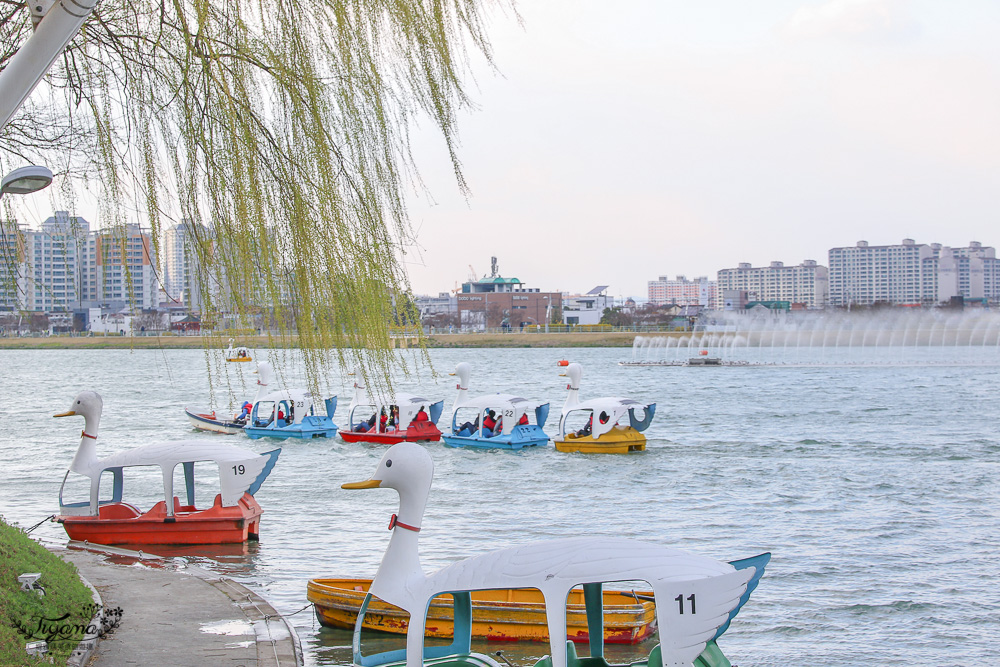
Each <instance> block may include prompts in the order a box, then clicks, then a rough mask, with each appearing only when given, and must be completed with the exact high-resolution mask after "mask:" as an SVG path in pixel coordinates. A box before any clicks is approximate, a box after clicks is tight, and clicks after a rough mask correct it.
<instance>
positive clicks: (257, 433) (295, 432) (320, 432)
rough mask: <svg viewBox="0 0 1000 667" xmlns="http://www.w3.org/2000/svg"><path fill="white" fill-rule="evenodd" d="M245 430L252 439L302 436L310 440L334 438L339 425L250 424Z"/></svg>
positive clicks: (285, 438) (286, 438)
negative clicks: (275, 425) (262, 426)
mask: <svg viewBox="0 0 1000 667" xmlns="http://www.w3.org/2000/svg"><path fill="white" fill-rule="evenodd" d="M243 431H244V432H245V433H246V434H247V436H248V437H249V438H250V439H251V440H258V439H260V438H277V439H279V440H288V439H289V438H300V439H303V440H309V439H311V438H333V437H335V436H336V435H337V427H336V426H334V427H333V428H322V429H314V428H294V427H288V426H286V427H285V428H273V429H269V428H257V427H252V426H248V427H247V428H244V429H243Z"/></svg>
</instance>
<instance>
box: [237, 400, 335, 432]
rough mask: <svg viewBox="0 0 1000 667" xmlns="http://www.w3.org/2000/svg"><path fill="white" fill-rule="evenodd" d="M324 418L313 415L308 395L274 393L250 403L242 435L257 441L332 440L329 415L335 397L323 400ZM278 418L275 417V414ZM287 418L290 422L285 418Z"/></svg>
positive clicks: (333, 427) (331, 426)
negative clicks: (275, 439)
mask: <svg viewBox="0 0 1000 667" xmlns="http://www.w3.org/2000/svg"><path fill="white" fill-rule="evenodd" d="M323 402H324V404H325V405H326V415H325V416H323V415H317V414H316V409H315V407H314V406H313V400H312V394H311V393H310V392H308V391H303V390H291V391H275V392H271V393H270V394H267V395H266V396H264V397H263V398H261V399H259V400H258V401H257V402H256V403H254V404H253V408H252V409H251V410H250V417H249V418H248V419H247V425H246V426H244V427H243V432H244V433H246V434H247V437H249V438H250V439H252V440H257V439H258V438H264V437H267V438H279V439H281V440H285V439H288V438H304V439H309V438H332V437H334V436H336V435H337V425H336V424H334V423H333V415H334V413H335V412H336V411H337V397H336V396H331V397H330V398H327V399H324V401H323ZM279 411H280V412H281V414H282V418H281V419H279V418H278V412H279ZM289 415H291V419H288V417H289Z"/></svg>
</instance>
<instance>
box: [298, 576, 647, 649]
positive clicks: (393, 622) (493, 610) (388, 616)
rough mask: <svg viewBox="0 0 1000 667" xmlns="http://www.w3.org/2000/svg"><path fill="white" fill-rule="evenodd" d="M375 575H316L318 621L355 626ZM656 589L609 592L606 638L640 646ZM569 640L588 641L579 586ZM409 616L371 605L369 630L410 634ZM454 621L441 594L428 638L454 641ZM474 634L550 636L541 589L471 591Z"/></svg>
mask: <svg viewBox="0 0 1000 667" xmlns="http://www.w3.org/2000/svg"><path fill="white" fill-rule="evenodd" d="M371 583H372V580H371V579H311V580H310V581H309V585H308V587H307V589H306V598H307V599H308V600H309V601H310V602H312V603H313V606H314V607H315V610H316V619H317V620H318V621H319V622H320V624H321V625H325V626H327V627H330V628H345V629H352V628H354V624H355V623H356V621H357V616H358V611H359V610H360V609H361V605H362V603H363V602H364V598H365V594H366V593H367V592H368V589H369V588H370V587H371ZM652 595H653V593H652V591H644V590H639V591H604V613H605V615H606V618H605V626H604V641H605V643H609V644H637V643H639V642H641V641H642V640H644V639H646V638H647V637H649V636H650V635H651V634H652V633H653V627H654V621H655V620H656V616H655V613H654V607H653V602H652ZM566 614H567V619H566V623H567V627H566V633H567V634H566V638H567V639H568V640H572V641H574V642H586V641H588V640H589V636H588V631H587V616H586V613H585V609H584V604H583V592H582V591H581V590H580V589H574V590H573V591H572V592H571V593H570V599H569V601H568V602H567V605H566ZM406 627H407V622H406V614H405V612H403V611H402V610H400V609H397V608H396V607H393V606H391V605H388V604H385V603H384V602H380V601H373V602H372V603H370V604H369V606H368V614H367V615H366V616H365V619H364V628H365V629H368V630H378V631H381V632H389V633H393V634H406ZM454 631H455V623H454V617H453V616H452V608H451V602H450V600H449V599H448V597H447V596H444V595H439V596H437V597H436V598H434V599H433V600H431V604H430V607H429V608H428V610H427V625H426V627H425V628H424V636H425V637H435V638H439V639H450V638H451V637H453V636H454ZM472 637H473V638H475V639H485V640H488V641H537V642H547V641H548V640H549V631H548V627H547V626H546V625H545V603H544V600H543V599H542V595H541V593H539V591H538V590H536V589H531V588H523V589H505V590H493V591H475V592H473V593H472Z"/></svg>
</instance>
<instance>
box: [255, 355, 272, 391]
mask: <svg viewBox="0 0 1000 667" xmlns="http://www.w3.org/2000/svg"><path fill="white" fill-rule="evenodd" d="M272 382H274V369H273V368H271V364H270V363H268V362H266V361H262V362H260V363H259V364H257V384H259V385H260V386H262V387H266V386H267V385H269V384H271V383H272Z"/></svg>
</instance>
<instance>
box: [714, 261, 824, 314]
mask: <svg viewBox="0 0 1000 667" xmlns="http://www.w3.org/2000/svg"><path fill="white" fill-rule="evenodd" d="M829 289H830V286H829V272H828V271H827V267H825V266H820V265H819V264H817V263H816V261H815V260H812V259H807V260H805V261H804V262H802V263H801V264H798V265H795V266H785V265H784V263H783V262H771V264H770V266H760V267H753V266H751V265H750V264H749V263H747V262H741V263H740V264H739V266H737V267H736V268H735V269H721V270H720V271H719V273H718V297H717V300H716V301H715V302H714V303H713V305H714V307H715V308H716V309H718V310H723V309H724V307H725V304H724V303H723V295H724V294H726V293H730V294H732V293H734V292H746V294H747V296H748V298H749V300H750V301H787V302H789V303H790V304H799V305H801V306H802V307H805V308H824V307H825V306H826V305H827V301H828V300H829V294H830V292H829Z"/></svg>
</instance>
